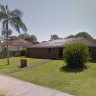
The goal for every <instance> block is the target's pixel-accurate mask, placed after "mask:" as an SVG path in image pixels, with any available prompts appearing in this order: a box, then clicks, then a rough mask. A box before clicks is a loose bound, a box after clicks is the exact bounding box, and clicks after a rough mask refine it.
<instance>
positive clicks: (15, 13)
mask: <svg viewBox="0 0 96 96" xmlns="http://www.w3.org/2000/svg"><path fill="white" fill-rule="evenodd" d="M11 15H12V16H17V17H21V16H22V15H23V12H22V11H21V10H19V9H15V10H13V11H11Z"/></svg>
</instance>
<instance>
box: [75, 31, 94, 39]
mask: <svg viewBox="0 0 96 96" xmlns="http://www.w3.org/2000/svg"><path fill="white" fill-rule="evenodd" d="M75 37H84V38H87V39H93V37H92V36H91V35H90V34H89V33H87V32H79V33H77V34H76V35H75Z"/></svg>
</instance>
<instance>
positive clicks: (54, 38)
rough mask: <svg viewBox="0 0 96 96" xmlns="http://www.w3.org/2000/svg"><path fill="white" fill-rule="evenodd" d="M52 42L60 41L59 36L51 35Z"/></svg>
mask: <svg viewBox="0 0 96 96" xmlns="http://www.w3.org/2000/svg"><path fill="white" fill-rule="evenodd" d="M50 39H51V40H56V39H59V37H58V35H56V34H54V35H51V38H50Z"/></svg>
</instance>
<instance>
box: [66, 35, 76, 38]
mask: <svg viewBox="0 0 96 96" xmlns="http://www.w3.org/2000/svg"><path fill="white" fill-rule="evenodd" d="M74 37H75V36H74V35H69V36H67V38H74Z"/></svg>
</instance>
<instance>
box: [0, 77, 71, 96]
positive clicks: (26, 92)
mask: <svg viewBox="0 0 96 96" xmlns="http://www.w3.org/2000/svg"><path fill="white" fill-rule="evenodd" d="M0 92H1V94H2V93H3V94H4V95H5V96H71V95H68V94H67V93H62V92H59V91H57V90H53V89H50V88H46V87H42V86H38V85H34V84H31V83H28V82H25V81H21V80H18V79H15V78H12V77H8V76H5V75H0Z"/></svg>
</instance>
